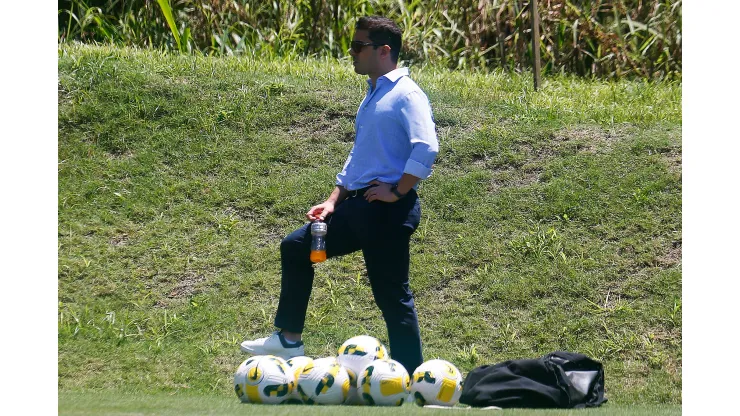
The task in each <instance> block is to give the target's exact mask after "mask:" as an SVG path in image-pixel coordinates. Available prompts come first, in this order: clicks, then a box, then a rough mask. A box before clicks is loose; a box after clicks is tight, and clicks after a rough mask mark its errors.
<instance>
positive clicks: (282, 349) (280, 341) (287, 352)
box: [241, 331, 305, 360]
mask: <svg viewBox="0 0 740 416" xmlns="http://www.w3.org/2000/svg"><path fill="white" fill-rule="evenodd" d="M241 350H242V351H243V352H246V353H247V354H252V355H275V356H278V357H280V358H284V359H286V360H287V359H290V358H293V357H298V356H301V355H305V354H304V353H303V341H298V342H290V341H288V340H286V339H285V337H284V336H283V334H281V333H280V331H275V332H273V333H272V335H270V336H269V337H265V338H258V339H255V340H254V341H250V340H246V341H244V342H242V345H241Z"/></svg>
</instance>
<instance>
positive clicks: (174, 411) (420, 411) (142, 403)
mask: <svg viewBox="0 0 740 416" xmlns="http://www.w3.org/2000/svg"><path fill="white" fill-rule="evenodd" d="M58 411H59V414H60V415H69V416H73V415H77V416H82V415H101V414H105V415H111V416H113V415H131V414H137V415H141V414H153V415H154V414H156V415H161V416H168V415H172V416H182V415H206V414H207V415H243V414H246V413H249V414H260V415H269V416H273V415H275V416H278V415H295V414H296V413H297V412H299V411H300V413H301V414H302V415H306V416H311V415H321V416H324V415H346V414H353V415H371V416H379V415H398V414H401V413H403V414H404V415H447V414H450V410H449V409H425V408H421V407H418V406H416V405H415V404H412V403H408V404H405V405H403V406H401V407H356V406H352V407H349V406H295V405H282V406H270V405H256V404H242V403H239V401H238V400H228V399H224V398H221V397H214V396H195V395H181V394H176V395H172V394H166V393H159V394H118V393H116V392H111V391H106V392H74V393H63V394H60V395H59V408H58ZM501 412H503V414H506V415H511V416H589V415H598V416H610V415H634V416H668V415H680V414H681V407H680V406H678V405H636V406H611V405H609V404H608V403H607V404H605V405H603V406H602V407H600V408H597V409H576V410H555V409H547V410H544V409H541V410H534V409H506V410H505V411H503V410H493V411H490V410H489V411H481V410H479V409H471V408H467V409H466V408H464V407H456V408H454V411H452V414H455V415H459V414H473V415H478V414H501Z"/></svg>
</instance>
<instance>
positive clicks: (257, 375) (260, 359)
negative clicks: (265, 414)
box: [234, 355, 295, 404]
mask: <svg viewBox="0 0 740 416" xmlns="http://www.w3.org/2000/svg"><path fill="white" fill-rule="evenodd" d="M294 388H295V379H294V377H293V373H292V372H291V371H290V366H288V363H287V362H285V360H283V359H282V358H280V357H275V356H274V355H257V356H254V357H250V358H248V359H246V360H245V361H244V362H243V363H241V365H240V366H239V368H237V369H236V374H235V375H234V391H235V392H236V395H237V397H239V400H241V401H242V402H244V403H265V404H279V403H282V402H283V401H285V399H287V398H288V397H289V396H290V393H291V392H292V391H293V389H294Z"/></svg>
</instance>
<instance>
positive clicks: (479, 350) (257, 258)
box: [58, 45, 682, 413]
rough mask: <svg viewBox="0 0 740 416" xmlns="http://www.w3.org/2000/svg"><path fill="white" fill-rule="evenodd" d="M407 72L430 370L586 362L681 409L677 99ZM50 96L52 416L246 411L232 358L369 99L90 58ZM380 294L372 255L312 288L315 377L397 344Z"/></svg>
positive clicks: (75, 62)
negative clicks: (53, 153) (421, 134)
mask: <svg viewBox="0 0 740 416" xmlns="http://www.w3.org/2000/svg"><path fill="white" fill-rule="evenodd" d="M411 73H412V75H413V77H414V78H415V79H416V80H417V82H418V83H419V84H420V85H421V87H422V88H423V89H424V90H425V91H426V92H427V94H428V95H429V97H430V100H431V102H432V105H433V108H434V114H435V119H436V122H437V127H438V135H439V140H440V149H441V150H440V153H439V157H438V159H437V164H436V166H435V169H434V174H433V175H432V177H431V178H429V179H428V180H426V181H424V182H422V184H421V185H420V188H419V190H420V194H421V196H422V211H423V216H422V222H421V225H420V227H419V230H418V231H417V232H416V233H415V234H414V236H413V241H412V263H411V275H412V277H411V286H412V290H413V291H414V292H415V294H416V299H417V307H418V311H419V315H420V325H421V331H422V339H423V342H424V354H425V358H427V359H431V358H437V357H439V358H443V359H447V360H450V361H452V362H453V363H455V364H456V365H457V366H458V367H459V368H460V369H461V370H462V371H463V372H464V373H466V372H467V371H469V370H470V369H472V368H474V367H475V366H478V365H482V364H489V363H495V362H500V361H504V360H508V359H514V358H534V357H539V356H541V355H544V354H546V353H548V352H550V351H553V350H558V349H561V350H569V351H575V352H582V353H585V354H587V355H589V356H591V357H593V358H595V359H597V360H600V361H602V362H603V363H604V365H605V372H606V390H607V397H608V398H609V404H610V405H613V406H615V408H621V407H620V406H628V407H629V406H635V405H651V404H668V405H679V404H680V403H681V368H682V349H681V340H682V334H681V322H682V318H681V314H682V307H681V241H682V237H681V84H680V83H646V82H628V81H620V82H596V81H584V80H581V79H577V78H575V77H567V76H562V77H554V78H546V79H545V80H544V86H543V88H542V89H541V90H540V91H539V92H534V91H533V90H532V87H531V78H530V75H529V74H522V75H516V74H513V75H512V74H505V73H501V72H491V73H489V74H481V73H478V74H468V73H461V72H448V71H447V70H444V69H435V68H432V67H427V68H424V69H423V70H420V69H418V68H412V69H411ZM58 75H59V92H58V103H59V106H58V109H59V112H58V123H59V145H58V159H59V164H58V184H59V189H58V204H59V205H58V272H59V275H58V297H59V307H58V347H59V354H58V367H59V378H58V388H59V391H60V406H61V407H60V409H62V410H65V411H68V412H70V413H74V412H82V411H83V410H84V408H83V409H82V410H81V409H80V408H79V407H75V406H78V405H77V404H74V403H72V402H75V403H76V401H74V400H72V399H69V398H73V397H77V396H75V394H78V393H75V392H85V391H90V390H95V391H97V390H101V392H100V394H101V395H103V396H105V395H109V396H110V395H112V392H113V391H115V392H116V394H134V395H142V394H165V395H166V394H169V393H177V394H179V393H181V392H183V391H187V392H191V394H194V395H203V396H209V397H213V400H216V401H219V403H221V401H223V404H220V405H219V406H227V405H229V406H230V405H231V404H233V405H234V406H237V403H236V400H237V399H236V397H235V396H234V394H233V390H232V385H231V383H232V377H233V372H234V370H235V369H236V367H237V366H238V364H239V363H240V362H241V361H242V360H243V359H244V358H245V357H244V356H243V355H242V354H241V353H240V352H239V349H238V343H239V342H240V341H241V340H243V339H244V338H245V337H252V336H263V335H265V334H267V333H268V332H269V331H271V330H272V328H273V327H272V319H273V316H274V312H275V309H276V306H277V299H278V295H279V290H280V285H279V278H280V265H279V250H278V247H279V243H280V240H281V239H282V237H283V236H284V235H286V234H287V233H289V232H291V231H292V230H293V229H295V228H296V227H298V226H300V225H302V224H303V222H304V217H303V215H304V214H305V212H306V210H307V209H308V208H309V207H310V206H311V205H313V204H315V203H317V202H320V201H323V199H324V198H325V197H326V196H327V195H328V194H329V193H330V192H331V190H332V188H333V179H334V175H335V174H336V172H337V171H338V170H339V169H341V166H342V164H343V162H344V160H345V158H346V155H347V153H348V152H349V150H350V148H351V142H352V132H353V117H354V113H355V111H356V108H357V105H359V102H360V101H361V99H362V97H363V94H364V88H365V86H366V84H365V81H364V79H363V78H362V77H360V76H358V75H356V74H354V73H353V72H352V70H351V68H350V66H349V65H347V64H346V62H341V61H339V62H337V61H333V60H301V61H290V60H273V61H255V60H250V59H243V58H234V57H232V58H208V57H194V56H172V55H167V54H162V53H159V52H151V51H140V50H133V49H117V48H110V47H92V46H79V45H63V46H61V47H60V49H59V59H58ZM365 276H366V274H365V269H364V266H363V262H362V256H361V255H360V254H359V253H357V254H354V255H350V256H347V257H344V258H341V259H336V260H332V261H329V262H326V263H324V264H321V265H319V266H317V274H316V280H315V285H314V291H313V293H312V298H311V303H310V309H309V313H308V319H307V326H306V329H305V339H306V341H307V344H306V353H307V354H308V355H311V356H314V357H316V356H326V355H333V354H334V353H335V352H336V348H338V346H339V345H340V344H341V343H342V342H343V341H344V340H345V339H347V338H349V337H351V336H354V335H358V334H363V333H368V334H371V335H374V336H377V337H378V338H380V339H381V340H382V341H383V342H387V334H386V331H385V326H384V324H383V321H382V319H381V317H380V312H379V311H378V310H377V308H376V306H375V305H374V303H373V301H372V296H371V292H370V288H369V285H368V283H367V280H366V277H365ZM79 394H81V395H82V396H80V397H83V398H84V397H88V396H87V395H86V394H82V393H79ZM90 397H93V396H90ZM122 397H124V396H122ZM160 397H164V396H160ZM67 400H69V401H67ZM90 400H92V401H93V402H94V400H93V399H90ZM121 400H122V401H123V400H124V399H121ZM173 400H174V399H173ZM65 403H69V404H65ZM162 403H166V401H163V402H162ZM198 403H199V402H198V400H195V401H194V404H193V406H198V405H199V404H198ZM204 403H205V402H204ZM111 405H112V406H114V405H115V400H114V402H113V404H111ZM64 406H70V407H66V408H65V407H64ZM90 406H91V407H89V409H91V410H92V409H94V406H93V404H90ZM123 406H124V408H125V406H127V405H123ZM153 406H154V405H153ZM162 406H165V405H164V404H163V405H162ZM219 408H220V407H219ZM224 409H225V410H224V411H225V412H227V411H230V410H229V409H232V408H231V407H227V408H224ZM235 409H243V407H238V408H236V407H235ZM666 409H673V410H675V407H670V406H669V407H666ZM673 410H671V411H673ZM127 411H133V410H132V409H129V410H127ZM142 411H143V409H142ZM153 411H156V410H153ZM194 411H195V412H197V409H195V410H194ZM650 411H651V412H652V410H650Z"/></svg>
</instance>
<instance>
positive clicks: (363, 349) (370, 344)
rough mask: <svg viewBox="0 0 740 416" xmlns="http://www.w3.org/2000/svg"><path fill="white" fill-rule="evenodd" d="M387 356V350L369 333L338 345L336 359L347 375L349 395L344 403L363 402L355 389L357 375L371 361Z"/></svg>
mask: <svg viewBox="0 0 740 416" xmlns="http://www.w3.org/2000/svg"><path fill="white" fill-rule="evenodd" d="M386 357H388V351H387V350H386V349H385V346H383V344H382V343H381V342H380V341H378V339H377V338H374V337H371V336H369V335H359V336H356V337H352V338H350V339H348V340H346V341H344V344H342V346H341V347H339V351H338V355H337V360H338V361H339V364H341V365H342V367H344V368H345V369H346V370H347V375H349V383H350V389H349V397H348V398H347V401H346V402H345V404H364V403H363V401H362V396H361V395H360V392H359V391H358V389H357V377H358V376H359V375H360V373H361V372H362V370H364V369H365V367H367V365H368V364H370V363H371V362H373V361H375V360H377V359H382V358H386Z"/></svg>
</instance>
